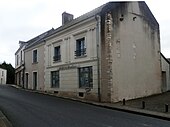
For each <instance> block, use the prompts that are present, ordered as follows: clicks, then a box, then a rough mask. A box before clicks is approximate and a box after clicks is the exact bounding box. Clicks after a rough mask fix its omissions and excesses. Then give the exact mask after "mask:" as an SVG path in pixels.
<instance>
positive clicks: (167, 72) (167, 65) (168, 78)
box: [161, 53, 170, 92]
mask: <svg viewBox="0 0 170 127" xmlns="http://www.w3.org/2000/svg"><path fill="white" fill-rule="evenodd" d="M161 67H162V92H166V91H169V90H170V61H169V60H168V59H167V58H165V56H164V55H163V54H162V53H161Z"/></svg>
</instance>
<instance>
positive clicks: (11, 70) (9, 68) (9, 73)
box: [0, 61, 15, 84]
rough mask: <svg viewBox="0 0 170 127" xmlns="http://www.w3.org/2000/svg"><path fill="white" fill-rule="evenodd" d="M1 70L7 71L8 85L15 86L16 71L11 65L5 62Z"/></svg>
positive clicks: (0, 65)
mask: <svg viewBox="0 0 170 127" xmlns="http://www.w3.org/2000/svg"><path fill="white" fill-rule="evenodd" d="M0 68H3V69H6V70H7V84H14V82H15V69H14V68H13V66H12V65H11V64H7V63H6V62H5V61H4V62H3V63H2V64H0Z"/></svg>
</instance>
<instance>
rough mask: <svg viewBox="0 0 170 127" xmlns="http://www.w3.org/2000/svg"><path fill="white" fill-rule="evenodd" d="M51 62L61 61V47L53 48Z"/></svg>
mask: <svg viewBox="0 0 170 127" xmlns="http://www.w3.org/2000/svg"><path fill="white" fill-rule="evenodd" d="M57 49H58V50H57ZM53 61H54V62H59V61H61V46H60V45H59V46H55V47H54V56H53Z"/></svg>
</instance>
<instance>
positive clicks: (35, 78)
mask: <svg viewBox="0 0 170 127" xmlns="http://www.w3.org/2000/svg"><path fill="white" fill-rule="evenodd" d="M33 89H34V90H36V89H37V72H33Z"/></svg>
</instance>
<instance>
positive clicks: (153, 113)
mask: <svg viewBox="0 0 170 127" xmlns="http://www.w3.org/2000/svg"><path fill="white" fill-rule="evenodd" d="M13 87H15V88H18V89H22V88H20V87H18V86H15V85H13ZM22 90H25V91H30V92H36V93H41V94H46V95H51V96H57V95H56V94H52V93H45V92H41V91H32V90H27V89H22ZM57 97H60V98H64V99H70V100H73V101H79V102H82V103H87V104H91V105H95V106H100V107H104V108H109V109H114V110H119V111H124V112H130V113H134V114H140V115H145V116H150V117H155V118H159V119H164V120H169V121H170V92H166V93H162V94H158V95H152V96H149V97H144V98H139V99H134V100H130V101H125V105H123V102H118V103H99V102H93V101H87V100H81V99H75V98H69V97H61V96H57ZM142 103H145V105H144V106H142ZM165 104H166V105H167V106H168V108H169V109H168V110H169V111H168V112H165Z"/></svg>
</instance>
